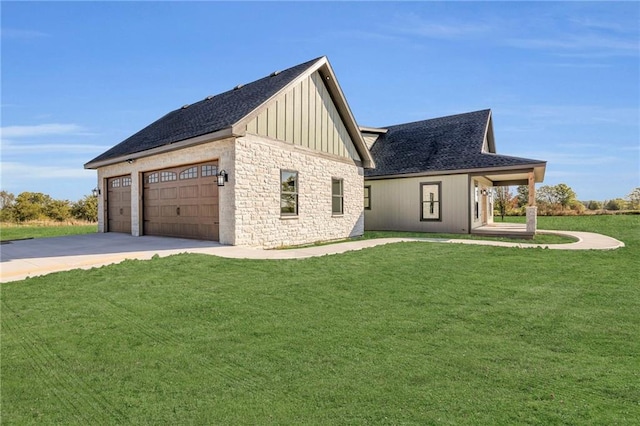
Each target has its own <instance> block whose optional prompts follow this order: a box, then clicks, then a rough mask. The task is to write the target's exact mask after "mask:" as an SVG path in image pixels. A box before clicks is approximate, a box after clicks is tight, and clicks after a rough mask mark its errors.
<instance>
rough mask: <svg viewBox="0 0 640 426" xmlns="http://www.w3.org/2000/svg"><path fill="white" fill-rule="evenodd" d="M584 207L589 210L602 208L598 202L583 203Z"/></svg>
mask: <svg viewBox="0 0 640 426" xmlns="http://www.w3.org/2000/svg"><path fill="white" fill-rule="evenodd" d="M585 206H586V207H587V208H588V209H589V210H600V209H601V208H602V203H601V202H600V201H594V200H589V201H587V202H586V203H585Z"/></svg>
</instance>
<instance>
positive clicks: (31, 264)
mask: <svg viewBox="0 0 640 426" xmlns="http://www.w3.org/2000/svg"><path fill="white" fill-rule="evenodd" d="M542 232H554V233H561V234H565V235H570V236H573V237H575V238H577V239H578V242H576V243H571V244H547V245H539V244H530V243H507V242H500V241H486V240H464V239H451V240H449V239H438V238H380V239H373V240H359V241H349V242H344V243H336V244H329V245H323V246H311V247H304V248H295V249H289V250H262V249H258V248H249V247H237V246H225V245H222V244H220V243H217V242H214V241H199V240H188V239H182V238H168V237H152V236H143V237H132V236H131V235H128V234H118V233H104V234H102V233H97V234H86V235H73V236H67V237H55V238H39V239H32V240H18V241H11V242H6V243H3V244H1V245H0V259H1V263H0V282H9V281H17V280H22V279H25V278H27V277H34V276H38V275H45V274H49V273H52V272H58V271H68V270H71V269H89V268H93V267H98V266H103V265H109V264H112V263H119V262H122V261H123V260H125V259H151V258H152V257H153V256H155V255H158V256H160V257H164V256H170V255H173V254H178V253H202V254H209V255H214V256H220V257H227V258H236V259H302V258H307V257H314V256H324V255H327V254H338V253H344V252H347V251H352V250H360V249H363V248H367V247H373V246H377V245H381V244H389V243H396V242H403V241H423V242H432V243H460V244H482V245H493V246H502V247H520V248H531V247H544V248H549V249H557V250H592V249H594V250H609V249H616V248H618V247H623V246H624V243H622V242H621V241H618V240H616V239H614V238H611V237H607V236H605V235H601V234H594V233H590V232H569V231H566V232H565V231H561V232H560V231H542Z"/></svg>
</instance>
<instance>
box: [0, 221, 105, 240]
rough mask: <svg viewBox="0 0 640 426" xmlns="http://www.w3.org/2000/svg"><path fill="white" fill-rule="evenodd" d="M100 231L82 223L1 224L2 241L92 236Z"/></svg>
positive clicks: (88, 223) (94, 226)
mask: <svg viewBox="0 0 640 426" xmlns="http://www.w3.org/2000/svg"><path fill="white" fill-rule="evenodd" d="M97 231H98V224H96V223H90V222H81V221H68V222H54V221H41V222H27V223H25V224H16V223H8V222H2V223H0V241H8V240H21V239H26V238H47V237H62V236H64V235H78V234H91V233H94V232H97Z"/></svg>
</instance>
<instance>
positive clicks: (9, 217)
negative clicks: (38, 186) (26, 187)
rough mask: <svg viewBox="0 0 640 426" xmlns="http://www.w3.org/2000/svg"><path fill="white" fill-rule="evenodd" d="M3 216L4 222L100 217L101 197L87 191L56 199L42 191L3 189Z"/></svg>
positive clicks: (0, 198) (0, 197)
mask: <svg viewBox="0 0 640 426" xmlns="http://www.w3.org/2000/svg"><path fill="white" fill-rule="evenodd" d="M0 203H1V206H0V220H1V221H2V222H29V221H37V220H52V221H55V222H65V221H70V220H81V221H86V222H97V221H98V197H96V196H94V195H86V196H84V197H83V198H82V199H80V200H78V201H75V202H72V201H69V200H56V199H53V198H52V197H51V196H49V195H47V194H43V193H42V192H22V193H20V194H18V196H15V195H13V194H12V193H10V192H7V191H0Z"/></svg>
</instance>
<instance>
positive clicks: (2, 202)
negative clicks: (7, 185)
mask: <svg viewBox="0 0 640 426" xmlns="http://www.w3.org/2000/svg"><path fill="white" fill-rule="evenodd" d="M15 201H16V196H15V195H13V194H12V193H11V192H7V191H5V190H2V191H0V209H4V208H5V207H11V206H12V205H13V203H14V202H15Z"/></svg>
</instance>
